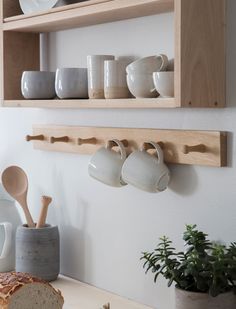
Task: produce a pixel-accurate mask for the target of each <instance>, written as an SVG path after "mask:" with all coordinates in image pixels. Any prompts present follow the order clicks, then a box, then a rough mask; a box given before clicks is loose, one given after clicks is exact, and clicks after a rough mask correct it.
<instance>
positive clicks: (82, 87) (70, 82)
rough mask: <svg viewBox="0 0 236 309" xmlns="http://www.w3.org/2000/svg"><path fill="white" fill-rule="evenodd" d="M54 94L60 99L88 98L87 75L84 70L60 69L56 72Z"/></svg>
mask: <svg viewBox="0 0 236 309" xmlns="http://www.w3.org/2000/svg"><path fill="white" fill-rule="evenodd" d="M55 89H56V94H57V96H58V97H59V98H60V99H72V98H81V99H86V98H88V75H87V69H85V68H61V69H57V71H56V80H55Z"/></svg>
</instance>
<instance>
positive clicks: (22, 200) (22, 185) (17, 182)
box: [2, 166, 35, 227]
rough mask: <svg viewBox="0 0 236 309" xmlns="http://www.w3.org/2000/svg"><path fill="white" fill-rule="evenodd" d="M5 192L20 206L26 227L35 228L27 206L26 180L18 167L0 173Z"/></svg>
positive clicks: (25, 176)
mask: <svg viewBox="0 0 236 309" xmlns="http://www.w3.org/2000/svg"><path fill="white" fill-rule="evenodd" d="M2 184H3V186H4V188H5V190H6V191H7V192H8V193H9V194H10V195H11V196H12V197H13V198H14V199H15V200H16V201H17V202H18V203H19V204H20V205H21V207H22V209H23V211H24V214H25V218H26V222H27V224H28V227H35V224H34V221H33V219H32V217H31V214H30V211H29V208H28V205H27V192H28V178H27V175H26V174H25V172H24V171H23V170H22V169H21V168H20V167H18V166H9V167H8V168H6V169H5V170H4V171H3V173H2Z"/></svg>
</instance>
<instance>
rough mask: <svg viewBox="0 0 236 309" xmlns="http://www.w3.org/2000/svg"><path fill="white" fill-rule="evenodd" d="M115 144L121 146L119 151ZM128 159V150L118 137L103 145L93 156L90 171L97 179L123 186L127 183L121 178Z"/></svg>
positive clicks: (115, 185) (112, 184)
mask: <svg viewBox="0 0 236 309" xmlns="http://www.w3.org/2000/svg"><path fill="white" fill-rule="evenodd" d="M114 144H115V145H116V146H118V147H119V152H116V151H114V150H113V149H112V148H113V147H114ZM125 159H126V150H125V147H124V145H123V143H122V142H121V141H119V140H117V139H113V140H111V141H108V143H107V145H106V147H101V148H99V149H98V151H97V152H95V154H94V155H93V156H92V158H91V160H90V162H89V166H88V173H89V175H90V176H91V177H93V178H95V179H96V180H98V181H100V182H102V183H105V184H107V185H109V186H112V187H122V186H124V185H126V183H125V182H124V181H123V180H122V178H121V169H122V165H123V163H124V161H125Z"/></svg>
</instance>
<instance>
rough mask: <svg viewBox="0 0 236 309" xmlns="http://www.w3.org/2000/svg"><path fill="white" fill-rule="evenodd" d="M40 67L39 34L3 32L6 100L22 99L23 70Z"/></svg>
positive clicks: (4, 95) (4, 92) (4, 91)
mask: <svg viewBox="0 0 236 309" xmlns="http://www.w3.org/2000/svg"><path fill="white" fill-rule="evenodd" d="M39 69H40V47H39V34H34V33H19V32H7V33H6V32H4V33H3V97H4V99H5V100H12V99H14V100H17V99H22V95H21V89H20V86H21V82H20V81H21V75H22V72H23V71H34V70H39Z"/></svg>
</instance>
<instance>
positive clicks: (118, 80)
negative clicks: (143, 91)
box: [104, 60, 130, 99]
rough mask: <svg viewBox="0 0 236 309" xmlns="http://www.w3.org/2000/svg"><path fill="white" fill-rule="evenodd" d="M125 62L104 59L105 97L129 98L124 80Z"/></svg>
mask: <svg viewBox="0 0 236 309" xmlns="http://www.w3.org/2000/svg"><path fill="white" fill-rule="evenodd" d="M126 65H127V62H125V61H122V60H106V61H105V62H104V95H105V98H106V99H122V98H129V97H130V92H129V89H128V86H127V81H126V71H125V68H126Z"/></svg>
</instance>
